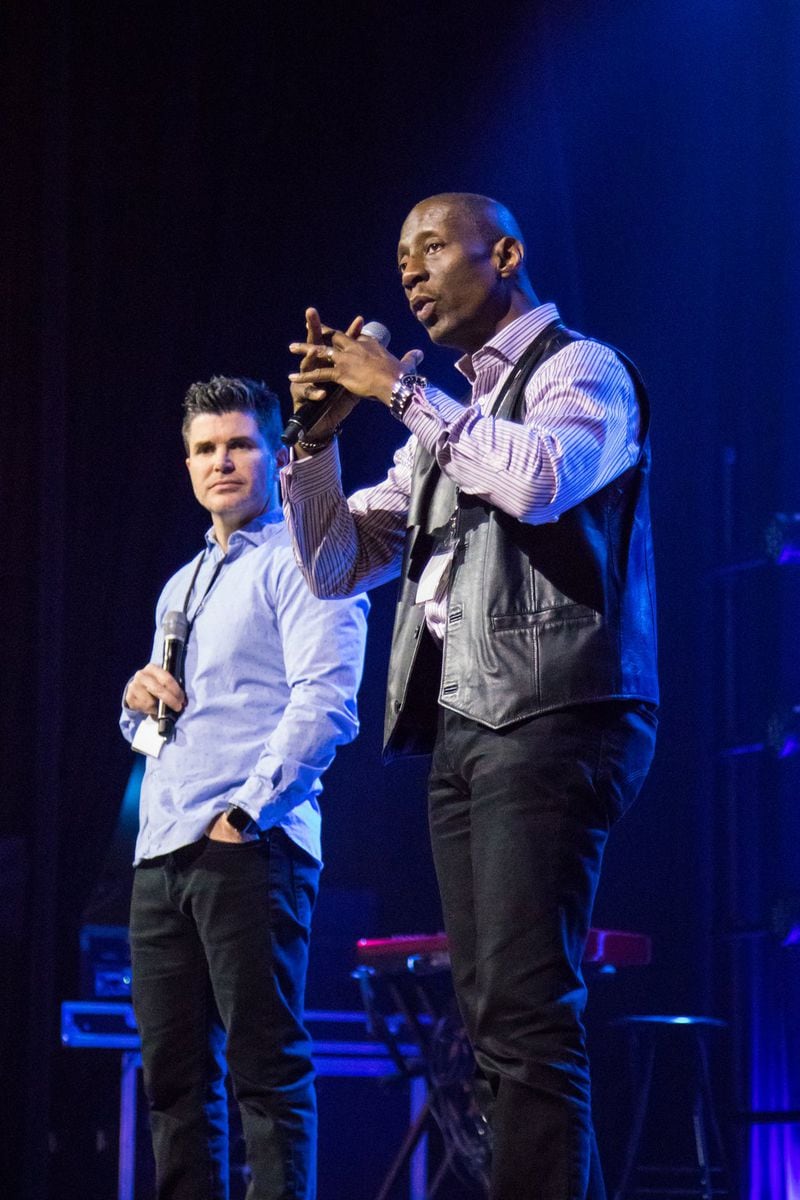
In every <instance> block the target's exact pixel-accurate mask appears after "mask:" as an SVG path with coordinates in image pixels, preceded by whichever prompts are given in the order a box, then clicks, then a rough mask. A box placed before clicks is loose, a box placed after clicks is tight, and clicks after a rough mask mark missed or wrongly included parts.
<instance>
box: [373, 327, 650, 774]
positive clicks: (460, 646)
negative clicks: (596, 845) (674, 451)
mask: <svg viewBox="0 0 800 1200" xmlns="http://www.w3.org/2000/svg"><path fill="white" fill-rule="evenodd" d="M577 340H581V335H580V334H576V333H572V332H570V331H569V330H567V329H565V328H564V327H563V326H562V325H560V324H554V325H550V326H548V328H547V329H545V330H544V331H543V332H542V333H541V334H540V335H539V337H537V338H536V339H535V341H534V342H532V343H531V345H530V346H529V347H528V349H527V350H526V351H525V353H524V354H523V355H522V357H521V358H520V360H519V362H518V363H517V364H516V366H515V367H514V369H513V370H512V372H511V374H510V376H509V378H508V380H507V381H506V384H505V386H504V388H503V391H502V393H501V395H500V396H499V397H498V399H497V401H496V403H495V405H494V408H493V413H494V415H496V416H498V417H501V418H504V419H506V420H512V421H522V420H523V416H524V392H525V386H526V384H527V382H528V379H529V378H530V377H531V375H532V374H533V373H534V372H535V371H536V370H537V369H538V368H539V367H540V366H542V364H543V363H544V362H545V361H546V360H547V359H548V358H550V357H552V356H553V355H554V354H556V353H557V352H558V351H559V350H561V349H562V348H563V347H564V346H566V345H568V344H569V343H570V342H573V341H577ZM615 353H616V354H617V355H618V356H619V358H620V359H621V361H622V362H623V363H624V365H625V367H626V369H627V370H628V372H629V373H630V375H631V378H632V380H633V382H634V385H635V388H636V394H637V400H638V403H639V409H640V442H641V452H640V454H639V458H638V460H637V461H636V463H635V464H634V465H633V466H632V467H630V468H629V469H628V470H627V471H625V472H624V473H623V474H622V475H620V476H619V477H618V478H617V479H614V480H613V481H612V482H611V483H610V484H608V485H607V486H606V487H604V488H602V489H601V490H600V491H599V492H597V493H595V494H594V495H593V496H590V497H589V498H588V499H587V500H584V501H583V502H582V503H580V504H577V505H575V507H574V508H571V509H569V510H568V511H567V512H565V513H564V514H563V515H562V516H561V517H560V518H559V520H558V521H556V522H553V523H548V524H544V525H528V524H524V523H523V522H521V521H518V520H516V518H514V517H511V516H509V515H508V514H507V513H504V512H502V511H501V510H500V509H498V508H495V507H493V506H492V505H491V504H489V503H487V502H486V501H485V500H482V499H480V498H479V497H476V496H468V495H466V494H464V493H462V492H460V491H459V489H458V488H457V487H456V485H455V484H454V483H453V482H452V480H450V479H448V478H447V476H446V475H444V474H443V473H442V472H441V471H440V469H439V467H438V465H437V463H436V461H435V459H434V458H433V457H432V456H431V455H430V454H428V452H427V451H426V450H424V449H423V448H422V447H421V446H420V447H418V449H417V454H416V457H415V460H414V471H413V477H412V486H411V496H410V501H409V514H408V526H407V533H406V544H405V551H404V557H403V567H402V572H401V583H400V595H399V599H398V603H397V612H396V617H395V626H394V634H393V640H392V651H391V659H390V663H389V683H388V689H387V699H386V720H385V727H384V757H385V759H386V760H387V761H388V760H391V759H392V758H395V757H398V756H400V755H406V754H426V753H429V752H430V750H431V748H432V745H433V739H434V736H435V731H436V709H437V702H438V704H441V705H444V706H445V707H446V708H450V709H453V710H454V711H455V712H459V713H462V714H463V715H465V716H467V717H471V718H473V719H474V720H476V721H478V722H480V723H481V724H484V725H487V726H489V727H490V728H492V729H499V728H502V727H503V726H505V725H509V724H512V723H513V722H515V721H519V720H522V719H524V718H527V717H533V716H536V715H537V714H539V713H543V712H549V711H552V710H554V709H559V708H564V707H567V706H569V705H574V704H586V703H590V702H592V701H600V700H611V699H638V700H644V701H648V702H650V703H653V704H657V703H658V678H657V672H656V628H655V592H654V570H653V547H652V537H651V530H650V510H649V500H648V486H647V481H648V475H649V470H650V449H649V441H648V437H647V431H648V426H649V417H650V408H649V403H648V400H647V395H646V392H645V388H644V384H643V383H642V380H641V377H640V375H639V373H638V371H637V370H636V368H635V367H634V366H633V364H632V363H631V362H630V361H629V360H628V359H627V358H625V356H624V355H622V354H619V351H615ZM454 514H455V518H454V519H455V537H456V549H455V553H454V558H453V565H452V568H451V574H450V583H449V592H448V610H447V627H446V633H445V640H444V647H443V649H442V652H441V654H439V653H438V652H437V649H436V647H435V645H434V643H433V639H432V638H431V636H430V634H429V633H428V631H427V628H426V625H425V615H424V606H423V605H415V604H414V599H415V596H416V591H417V585H418V582H419V578H420V574H421V571H422V569H423V567H424V566H425V563H426V562H427V561H428V558H429V557H430V554H431V551H432V550H433V548H434V547H435V545H436V543H437V541H438V540H439V539H440V538H441V537H442V536H443V535H444V533H445V531H446V529H447V528H448V526H450V528H452V525H451V518H453V516H454Z"/></svg>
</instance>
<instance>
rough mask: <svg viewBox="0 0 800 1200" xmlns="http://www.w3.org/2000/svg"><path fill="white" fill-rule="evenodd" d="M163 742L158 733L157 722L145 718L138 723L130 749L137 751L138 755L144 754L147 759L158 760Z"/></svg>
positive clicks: (150, 718) (163, 739)
mask: <svg viewBox="0 0 800 1200" xmlns="http://www.w3.org/2000/svg"><path fill="white" fill-rule="evenodd" d="M165 740H166V739H165V738H163V737H162V736H161V734H160V733H159V732H158V721H154V720H153V718H152V717H145V719H144V720H143V721H140V722H139V727H138V729H137V730H136V733H135V735H134V738H133V741H132V742H131V749H133V750H136V751H138V753H139V754H146V755H147V756H148V758H158V756H159V754H160V753H161V751H162V749H163V747H164V742H165Z"/></svg>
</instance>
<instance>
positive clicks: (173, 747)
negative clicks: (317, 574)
mask: <svg viewBox="0 0 800 1200" xmlns="http://www.w3.org/2000/svg"><path fill="white" fill-rule="evenodd" d="M200 557H201V555H198V556H197V557H196V558H195V559H193V560H192V562H190V563H187V565H186V566H185V567H182V568H181V570H180V571H178V572H177V573H176V574H175V575H173V577H172V578H171V579H170V580H169V582H168V583H167V585H166V587H165V588H164V590H163V592H162V593H161V596H160V598H159V601H158V605H157V608H156V634H155V640H154V643H153V653H152V659H151V661H153V662H159V663H160V662H161V655H162V635H161V624H162V621H163V618H164V614H165V613H166V612H169V611H170V610H172V609H181V608H183V603H184V599H185V596H186V592H187V589H188V588H189V585H190V582H191V579H192V575H193V573H194V571H195V569H196V567H197V563H198V561H199V559H200ZM223 557H224V562H223V565H222V568H221V570H220V572H219V575H218V576H217V578H216V580H215V582H214V584H213V586H212V587H211V590H210V591H209V592H208V595H207V596H206V597H205V599H204V600H203V599H202V597H203V595H204V593H205V591H206V588H207V587H208V584H209V581H210V580H211V577H212V575H213V573H214V570H215V568H216V566H217V564H218V563H219V561H220V559H222V558H223ZM198 606H199V607H198ZM367 611H368V601H367V598H366V597H365V596H363V595H361V596H356V597H355V598H353V599H349V600H318V599H316V598H315V597H314V596H312V595H311V593H310V592H309V590H308V588H307V586H306V584H305V582H304V580H303V577H302V575H301V574H300V571H299V569H298V567H297V565H296V564H295V561H294V557H293V554H292V550H291V545H290V542H289V538H288V535H287V533H286V530H285V527H284V524H283V521H282V520H281V515H280V512H272V513H268V514H266V515H263V516H260V517H257V518H256V519H255V520H254V521H251V522H250V523H249V524H248V525H246V526H245V527H244V528H243V529H240V530H237V531H236V532H234V533H232V534H231V536H230V538H229V540H228V551H227V554H225V555H223V552H222V549H221V547H220V546H219V545H218V544H217V543H216V541H215V540H214V538H213V534H212V532H211V531H209V533H207V534H206V550H205V557H204V559H203V562H202V564H201V566H200V570H199V574H198V576H197V580H196V582H195V586H194V588H193V591H192V595H191V597H190V600H189V605H188V610H187V612H188V616H189V619H190V620H191V619H192V618H193V617H194V625H193V627H192V631H191V634H190V636H189V640H188V643H187V647H186V662H185V670H184V675H185V684H184V688H185V691H186V696H187V705H186V708H185V709H184V711H183V712H182V713H181V715H180V717H179V718H178V720H177V721H176V723H175V732H174V735H173V738H172V740H171V741H170V742H168V743H167V744H166V745H164V747H163V749H162V750H161V754H160V756H159V757H158V758H157V759H155V758H149V757H148V759H147V766H146V770H145V775H144V780H143V783H142V791H141V801H140V820H139V836H138V839H137V842H136V852H135V858H134V862H137V863H138V862H139V861H140V860H141V859H144V858H153V857H154V856H155V855H159V854H166V853H169V852H170V851H172V850H177V849H178V848H179V847H181V846H186V845H188V844H189V843H191V842H195V841H198V840H199V839H200V838H201V837H202V836H203V833H204V831H205V830H206V829H207V827H208V825H209V823H210V822H211V820H212V819H213V818H214V816H215V815H216V814H217V813H221V812H224V811H225V808H226V807H227V805H228V804H236V805H238V806H239V807H240V808H243V809H244V810H245V811H246V812H248V813H249V814H250V816H251V817H253V818H254V820H256V821H257V822H258V824H259V825H260V827H261V828H262V829H270V828H272V827H273V826H275V825H281V826H282V827H283V828H284V829H285V830H286V832H287V833H288V834H289V836H290V837H291V838H292V839H293V841H295V842H296V843H297V844H298V845H299V846H302V848H303V849H304V850H306V851H307V852H308V853H309V854H311V855H312V856H313V857H314V858H315V859H317V860H318V861H321V848H320V810H319V803H318V797H319V793H320V791H321V790H322V785H321V783H320V776H321V775H322V773H323V771H324V770H325V769H326V767H328V766H329V765H330V763H331V761H332V760H333V756H334V754H335V751H336V747H337V746H338V745H341V744H342V743H345V742H349V741H351V740H352V739H353V738H354V737H355V736H356V733H357V732H358V719H357V715H356V699H355V697H356V691H357V689H358V685H359V683H360V680H361V671H362V667H363V659H364V641H365V636H366V615H367ZM141 720H143V717H142V715H141V714H140V713H136V712H132V711H131V710H129V709H125V708H123V710H122V717H121V719H120V726H121V729H122V732H123V735H124V736H125V737H126V738H127V739H128V741H131V740H132V739H133V736H134V734H135V732H136V727H137V725H138V724H139V722H140V721H141Z"/></svg>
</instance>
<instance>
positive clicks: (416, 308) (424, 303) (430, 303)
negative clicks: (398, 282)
mask: <svg viewBox="0 0 800 1200" xmlns="http://www.w3.org/2000/svg"><path fill="white" fill-rule="evenodd" d="M435 308H436V301H435V300H432V299H431V298H430V296H417V297H416V299H414V300H412V302H411V311H412V312H413V314H414V316H415V317H416V318H417V320H418V321H422V322H423V323H424V322H425V321H429V320H430V318H431V317H432V316H433V313H434V310H435Z"/></svg>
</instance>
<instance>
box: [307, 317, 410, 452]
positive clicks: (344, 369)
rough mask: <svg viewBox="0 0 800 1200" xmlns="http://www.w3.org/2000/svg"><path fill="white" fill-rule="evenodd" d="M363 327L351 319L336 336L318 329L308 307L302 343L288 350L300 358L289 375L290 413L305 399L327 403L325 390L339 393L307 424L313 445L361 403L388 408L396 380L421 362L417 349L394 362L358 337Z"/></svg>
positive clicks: (318, 322)
mask: <svg viewBox="0 0 800 1200" xmlns="http://www.w3.org/2000/svg"><path fill="white" fill-rule="evenodd" d="M363 326H364V320H363V318H362V317H356V318H355V320H354V321H352V322H351V324H350V325H349V327H348V329H347V330H346V332H342V331H341V330H338V329H333V328H331V327H330V326H328V325H323V324H322V321H321V320H320V316H319V313H318V312H317V310H316V309H315V308H309V309H306V340H305V341H304V342H292V343H291V345H290V346H289V349H290V350H291V352H292V353H293V354H299V355H302V358H301V361H300V369H299V371H294V372H292V373H291V374H290V375H289V380H290V383H291V392H292V402H293V404H294V408H295V411H297V409H298V408H300V407H302V405H304V404H306V403H307V402H308V401H309V400H311V401H315V402H316V401H320V400H325V399H328V398H329V397H330V392H331V386H333V387H334V388H337V389H341V391H340V392H337V394H336V398H335V400H334V401H333V403H332V404H331V406H330V408H328V410H327V411H326V412H325V414H324V416H323V417H321V418H320V420H319V421H318V422H316V424H315V425H314V426H313V438H314V440H315V441H317V440H323V439H325V438H327V437H330V436H331V434H332V433H333V431H334V430H335V429H336V427H337V426H338V425H340V424H341V422H342V421H343V420H344V419H345V417H347V416H348V415H349V414H350V412H352V410H353V409H354V408H355V406H356V405H357V404H358V402H359V400H361V399H364V398H370V399H372V400H378V401H379V402H380V403H382V404H385V405H387V406H388V405H389V404H391V400H392V388H393V387H394V385H395V383H396V382H397V380H398V379H399V378H400V376H401V375H403V374H404V373H406V372H407V371H411V370H413V369H414V368H415V366H416V365H417V364H418V363H419V362H420V361H421V358H422V352H421V351H419V350H410V351H409V352H408V354H406V355H404V357H403V358H402V359H399V358H395V356H394V355H393V354H390V353H389V351H388V350H386V349H385V348H384V347H383V346H382V345H381V344H380V342H379V341H377V339H376V338H371V337H361V336H360V334H361V330H362V329H363Z"/></svg>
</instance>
